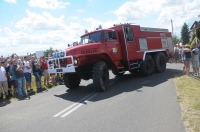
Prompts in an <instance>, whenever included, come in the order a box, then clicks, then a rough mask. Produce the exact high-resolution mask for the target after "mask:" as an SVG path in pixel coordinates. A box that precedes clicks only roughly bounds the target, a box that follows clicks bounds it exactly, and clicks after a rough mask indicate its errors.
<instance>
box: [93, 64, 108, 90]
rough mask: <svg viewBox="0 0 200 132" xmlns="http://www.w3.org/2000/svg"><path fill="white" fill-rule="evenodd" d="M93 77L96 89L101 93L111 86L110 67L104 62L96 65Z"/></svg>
mask: <svg viewBox="0 0 200 132" xmlns="http://www.w3.org/2000/svg"><path fill="white" fill-rule="evenodd" d="M92 76H93V85H94V87H95V88H97V89H98V90H99V91H101V92H104V91H106V90H107V88H108V84H109V72H108V66H107V64H106V63H105V62H104V61H99V62H97V63H95V64H94V67H93V70H92Z"/></svg>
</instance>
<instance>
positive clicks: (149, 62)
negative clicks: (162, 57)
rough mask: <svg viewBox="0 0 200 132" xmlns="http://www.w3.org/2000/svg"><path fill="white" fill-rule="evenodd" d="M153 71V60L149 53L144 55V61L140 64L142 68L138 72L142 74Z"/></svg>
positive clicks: (146, 74) (148, 73)
mask: <svg viewBox="0 0 200 132" xmlns="http://www.w3.org/2000/svg"><path fill="white" fill-rule="evenodd" d="M153 72H154V61H153V58H152V56H151V55H146V57H145V61H144V62H143V64H142V69H141V70H139V73H140V74H142V76H148V75H151V74H152V73H153Z"/></svg>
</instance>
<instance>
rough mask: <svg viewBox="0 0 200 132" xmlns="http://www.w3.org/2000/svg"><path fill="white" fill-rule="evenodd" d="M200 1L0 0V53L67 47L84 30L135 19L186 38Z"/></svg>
mask: <svg viewBox="0 0 200 132" xmlns="http://www.w3.org/2000/svg"><path fill="white" fill-rule="evenodd" d="M199 7H200V1H199V0H159V1H155V0H0V18H1V20H0V46H1V48H0V55H3V56H8V55H11V54H12V53H17V54H18V55H25V54H26V53H34V52H35V51H40V50H46V49H49V48H50V47H53V49H59V50H61V49H65V48H66V47H67V44H69V43H73V42H74V41H79V38H80V36H81V35H82V34H83V33H84V30H85V29H87V30H89V31H92V30H94V29H95V28H96V27H98V26H99V25H102V27H103V28H108V27H111V26H112V25H113V24H115V23H127V22H131V23H135V24H137V25H141V26H147V27H159V28H167V29H169V31H171V22H170V21H171V19H172V20H173V25H174V33H175V34H176V35H178V36H180V30H181V27H182V25H183V23H184V22H186V23H187V24H188V25H189V26H191V25H192V24H193V22H194V21H196V20H199V19H200V18H198V15H199V14H200V8H199Z"/></svg>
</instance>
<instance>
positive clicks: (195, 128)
mask: <svg viewBox="0 0 200 132" xmlns="http://www.w3.org/2000/svg"><path fill="white" fill-rule="evenodd" d="M174 82H175V84H176V89H177V100H178V101H179V102H180V105H181V108H182V118H183V121H184V125H185V127H186V130H188V131H190V132H200V79H198V78H193V77H188V76H180V77H175V78H174Z"/></svg>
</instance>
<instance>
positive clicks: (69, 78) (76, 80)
mask: <svg viewBox="0 0 200 132" xmlns="http://www.w3.org/2000/svg"><path fill="white" fill-rule="evenodd" d="M80 82H81V79H80V77H79V75H77V74H67V73H65V74H64V84H65V86H66V87H68V88H69V89H75V88H77V87H79V84H80Z"/></svg>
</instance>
